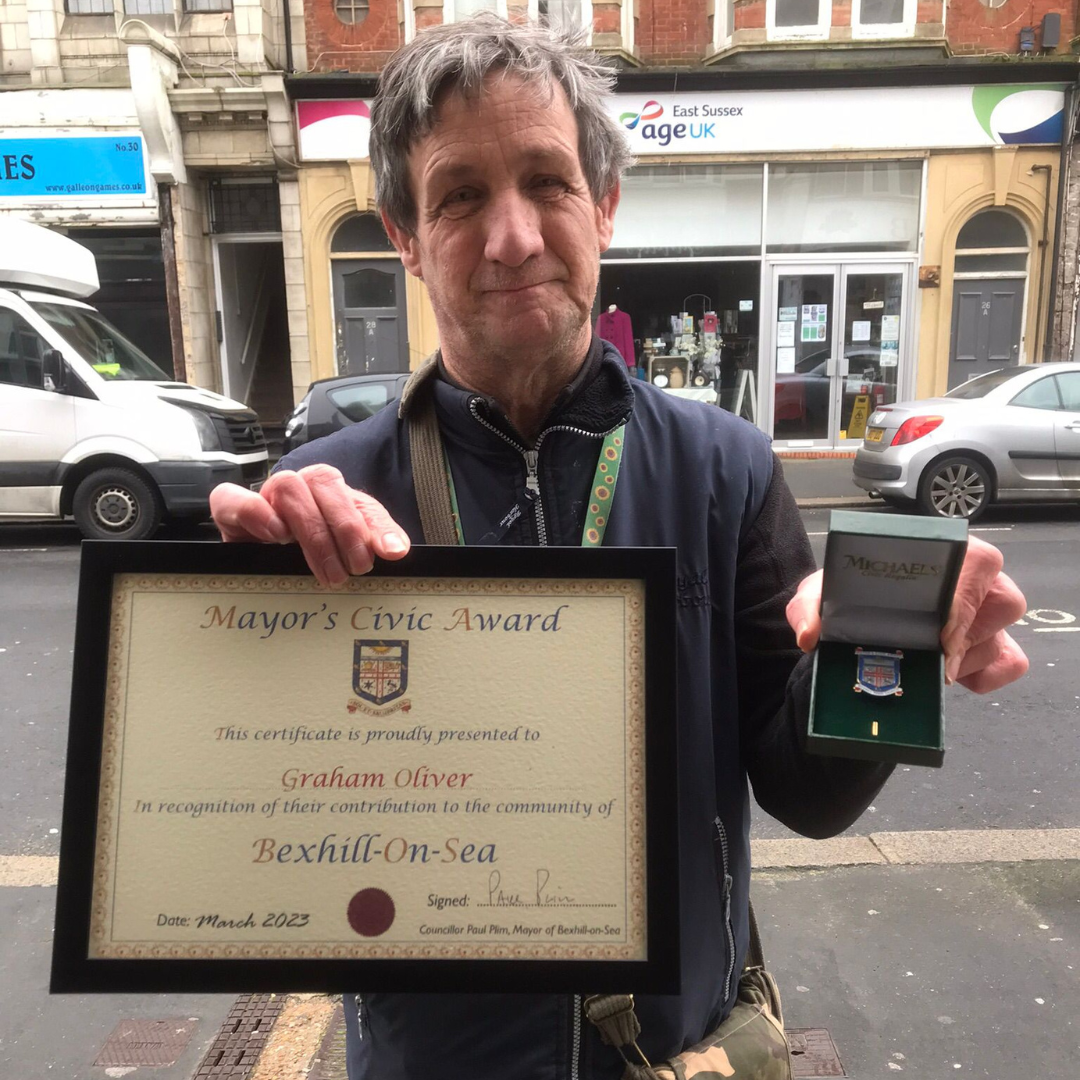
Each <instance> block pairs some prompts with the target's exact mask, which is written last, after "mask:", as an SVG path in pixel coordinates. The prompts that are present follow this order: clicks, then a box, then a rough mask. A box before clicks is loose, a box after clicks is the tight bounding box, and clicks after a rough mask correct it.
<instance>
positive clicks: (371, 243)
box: [330, 214, 394, 252]
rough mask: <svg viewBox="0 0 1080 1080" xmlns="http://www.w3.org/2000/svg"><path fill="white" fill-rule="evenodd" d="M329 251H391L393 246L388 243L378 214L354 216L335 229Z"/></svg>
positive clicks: (388, 239) (388, 240)
mask: <svg viewBox="0 0 1080 1080" xmlns="http://www.w3.org/2000/svg"><path fill="white" fill-rule="evenodd" d="M330 250H331V251H333V252H342V251H360V252H368V251H393V250H394V245H393V244H391V243H390V238H389V237H388V236H387V235H386V230H385V229H384V228H383V224H382V221H380V220H379V216H378V214H354V215H353V216H352V217H350V218H346V219H345V220H344V221H343V222H342V223H341V224H340V225H339V226H338V227H337V229H336V230H335V232H334V237H333V239H332V240H331V241H330Z"/></svg>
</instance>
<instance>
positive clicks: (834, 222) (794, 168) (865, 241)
mask: <svg viewBox="0 0 1080 1080" xmlns="http://www.w3.org/2000/svg"><path fill="white" fill-rule="evenodd" d="M921 190H922V163H921V162H918V161H890V162H879V161H873V162H856V161H848V162H834V163H829V164H821V165H803V164H797V165H774V166H771V167H770V169H769V195H768V198H769V213H768V228H767V230H766V231H767V247H768V250H769V251H770V252H776V253H784V252H807V253H809V252H848V251H915V250H916V248H917V246H918V240H919V200H920V193H921Z"/></svg>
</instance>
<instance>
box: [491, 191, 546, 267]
mask: <svg viewBox="0 0 1080 1080" xmlns="http://www.w3.org/2000/svg"><path fill="white" fill-rule="evenodd" d="M485 224H486V226H487V235H486V237H485V243H484V258H485V259H487V260H488V261H489V262H496V263H501V264H502V265H503V266H520V265H521V264H522V263H524V262H525V261H526V260H527V259H530V258H532V257H533V256H535V255H541V254H543V251H544V237H543V234H542V232H541V229H540V210H539V207H537V205H536V203H534V202H533V200H532V199H529V198H527V197H526V196H525V195H523V194H522V193H521V192H519V191H504V192H500V193H499V194H498V195H497V196H496V197H495V198H494V199H492V201H491V203H490V204H489V205H488V212H487V214H486V221H485Z"/></svg>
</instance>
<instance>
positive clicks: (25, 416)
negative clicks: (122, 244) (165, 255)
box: [0, 218, 267, 540]
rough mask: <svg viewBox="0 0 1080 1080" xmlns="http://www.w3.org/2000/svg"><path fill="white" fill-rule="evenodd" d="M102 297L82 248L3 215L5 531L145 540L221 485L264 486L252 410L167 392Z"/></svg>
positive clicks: (195, 393)
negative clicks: (111, 318) (56, 529)
mask: <svg viewBox="0 0 1080 1080" xmlns="http://www.w3.org/2000/svg"><path fill="white" fill-rule="evenodd" d="M97 289H98V276H97V267H96V265H95V263H94V256H93V255H92V254H91V253H90V252H89V251H88V250H87V249H86V248H84V247H82V245H80V244H77V243H75V242H74V241H73V240H69V239H68V238H67V237H65V236H61V235H60V234H58V233H54V232H50V231H49V230H48V229H44V228H41V227H40V226H37V225H32V224H30V223H29V222H26V221H21V220H18V219H15V218H0V521H2V520H12V519H38V520H62V519H65V518H68V517H73V518H74V519H75V522H76V524H77V525H78V527H79V529H80V530H81V531H82V534H83V536H86V537H91V538H95V539H102V538H108V539H126V540H139V539H144V538H145V537H148V536H150V535H151V534H152V533H153V532H154V531H155V530H156V529H157V527H158V525H159V524H160V522H161V520H162V518H163V517H164V516H166V515H169V516H195V517H205V516H206V515H207V514H208V512H209V495H210V491H211V489H212V488H214V487H215V486H216V485H218V484H219V483H221V482H222V481H226V480H229V481H232V482H233V483H238V484H244V485H247V486H249V487H252V488H257V487H258V486H259V485H260V484H261V483H262V481H263V480H265V479H266V471H267V453H266V441H265V439H264V438H263V433H262V428H261V427H260V425H259V420H258V417H257V416H256V415H255V413H254V412H252V411H251V410H250V409H248V408H247V407H246V406H244V405H242V404H240V403H239V402H236V401H230V400H229V399H228V398H224V397H221V395H219V394H214V393H211V392H210V391H207V390H200V389H197V388H196V387H194V386H188V385H187V384H186V383H178V382H173V381H171V380H170V379H169V377H168V375H166V374H165V372H163V371H162V370H161V369H160V368H159V367H158V366H157V365H156V364H155V363H154V362H153V361H152V360H151V359H150V358H149V357H147V356H146V355H145V354H144V353H142V352H141V351H140V350H139V349H138V348H137V347H136V346H135V345H134V344H132V343H131V342H130V341H129V340H128V339H127V338H125V337H124V335H123V334H121V333H120V331H119V330H117V329H116V328H115V327H113V326H111V325H110V324H109V323H108V322H107V321H106V320H105V319H104V318H103V317H102V316H101V314H100V313H99V312H98V311H96V310H95V309H94V308H92V307H91V306H90V305H89V304H85V303H83V302H82V299H81V298H82V297H86V296H90V295H91V294H92V293H94V292H96V291H97Z"/></svg>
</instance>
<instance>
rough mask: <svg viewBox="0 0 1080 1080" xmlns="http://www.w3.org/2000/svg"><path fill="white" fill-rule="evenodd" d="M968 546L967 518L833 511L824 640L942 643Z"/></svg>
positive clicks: (917, 645)
mask: <svg viewBox="0 0 1080 1080" xmlns="http://www.w3.org/2000/svg"><path fill="white" fill-rule="evenodd" d="M966 549H967V522H966V521H965V520H963V519H953V518H936V517H935V518H932V517H913V516H908V515H903V514H867V513H858V512H855V511H851V510H834V511H833V512H832V514H831V516H830V519H829V537H828V540H827V542H826V545H825V580H824V583H823V585H822V598H821V637H822V640H824V641H843V642H847V643H849V644H852V645H885V646H890V647H892V648H900V649H902V648H909V649H937V648H938V647H939V641H940V636H941V629H942V627H943V626H944V625H945V620H946V619H947V618H948V614H949V607H950V605H951V604H952V597H953V592H954V590H955V589H956V580H957V578H958V577H959V575H960V566H961V564H962V563H963V561H964V553H965V551H966Z"/></svg>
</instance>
